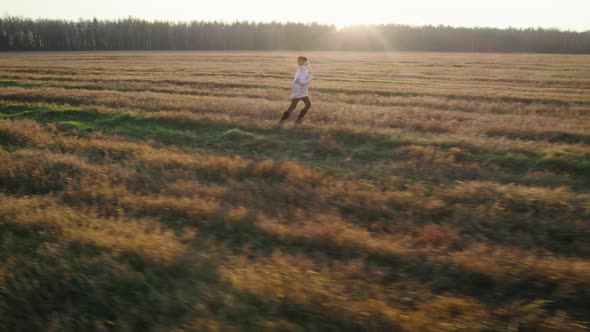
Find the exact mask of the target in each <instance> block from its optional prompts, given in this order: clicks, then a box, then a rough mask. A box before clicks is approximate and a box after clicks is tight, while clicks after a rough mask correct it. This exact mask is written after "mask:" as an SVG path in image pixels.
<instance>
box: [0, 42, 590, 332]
mask: <svg viewBox="0 0 590 332" xmlns="http://www.w3.org/2000/svg"><path fill="white" fill-rule="evenodd" d="M297 55H298V54H295V53H287V52H276V53H270V52H267V53H254V52H253V53H247V52H227V53H214V52H202V53H199V52H184V53H183V52H178V53H174V52H168V53H167V52H153V53H147V52H145V53H142V52H137V53H125V52H113V53H34V54H21V53H5V54H0V330H2V331H35V330H43V331H62V330H63V331H588V326H589V325H590V324H589V321H590V240H589V239H590V224H589V222H590V56H573V55H571V56H570V55H524V54H518V55H501V54H452V53H447V54H436V53H306V55H307V56H308V57H309V58H310V61H311V72H312V73H313V74H314V77H315V80H314V82H313V83H312V86H311V88H310V91H311V98H312V102H313V107H312V109H311V110H310V112H309V113H308V118H307V122H306V123H305V124H304V125H303V126H301V127H296V126H294V125H292V124H291V122H289V123H288V124H287V125H286V126H285V127H284V128H283V129H281V130H276V129H273V125H274V124H275V123H276V121H277V120H278V118H279V116H280V114H281V112H282V111H283V110H285V109H286V107H287V106H288V104H289V92H290V85H291V82H292V74H293V71H294V70H295V56H297ZM302 106H303V105H301V104H300V105H299V107H298V110H299V109H300V108H302ZM295 115H296V113H294V114H293V115H292V119H294V118H295Z"/></svg>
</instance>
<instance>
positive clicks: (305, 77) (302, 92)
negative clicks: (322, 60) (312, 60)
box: [291, 62, 313, 98]
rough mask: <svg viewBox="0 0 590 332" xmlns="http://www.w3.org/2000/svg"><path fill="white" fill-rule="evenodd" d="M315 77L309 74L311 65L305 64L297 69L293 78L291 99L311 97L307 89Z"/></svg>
mask: <svg viewBox="0 0 590 332" xmlns="http://www.w3.org/2000/svg"><path fill="white" fill-rule="evenodd" d="M312 79H313V77H312V76H311V74H310V73H309V64H308V63H307V62H305V63H304V64H303V65H301V66H299V68H297V71H296V72H295V75H294V77H293V87H292V88H291V98H303V97H307V96H308V95H309V92H308V89H307V87H308V86H309V84H310V83H311V80H312Z"/></svg>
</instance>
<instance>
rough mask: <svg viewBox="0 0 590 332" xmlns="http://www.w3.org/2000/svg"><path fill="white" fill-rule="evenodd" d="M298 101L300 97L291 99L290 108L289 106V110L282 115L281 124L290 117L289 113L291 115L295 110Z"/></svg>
mask: <svg viewBox="0 0 590 332" xmlns="http://www.w3.org/2000/svg"><path fill="white" fill-rule="evenodd" d="M298 102H299V99H298V98H293V99H291V105H289V108H287V110H286V111H285V112H283V116H282V117H281V120H280V121H279V124H281V123H283V122H285V120H287V119H288V118H289V115H291V112H293V110H294V109H295V107H297V103H298Z"/></svg>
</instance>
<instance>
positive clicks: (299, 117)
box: [297, 97, 311, 122]
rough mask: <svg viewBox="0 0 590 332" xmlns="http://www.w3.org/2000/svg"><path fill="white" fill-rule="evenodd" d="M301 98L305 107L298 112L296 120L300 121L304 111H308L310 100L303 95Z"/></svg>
mask: <svg viewBox="0 0 590 332" xmlns="http://www.w3.org/2000/svg"><path fill="white" fill-rule="evenodd" d="M301 100H303V103H305V107H304V108H303V109H302V110H301V112H299V116H298V117H297V122H302V121H303V117H304V116H305V113H307V111H309V109H310V108H311V100H309V97H303V98H301Z"/></svg>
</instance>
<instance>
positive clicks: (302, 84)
mask: <svg viewBox="0 0 590 332" xmlns="http://www.w3.org/2000/svg"><path fill="white" fill-rule="evenodd" d="M297 64H298V65H299V67H298V68H297V71H296V72H295V76H294V77H293V87H292V88H291V105H290V106H289V108H288V109H287V110H286V111H285V112H283V116H282V117H281V119H280V120H279V123H278V124H277V128H281V127H282V126H283V124H284V123H285V121H286V120H287V119H288V118H289V115H291V112H293V110H294V109H295V107H297V103H299V101H300V100H302V101H303V103H304V104H305V107H304V108H303V109H302V110H301V112H299V116H298V117H297V120H296V121H295V123H296V124H301V123H302V122H303V117H304V116H305V113H307V111H309V109H310V108H311V101H310V100H309V92H308V89H307V88H308V86H309V84H310V83H311V80H312V79H313V77H312V76H311V74H310V73H309V61H307V58H306V57H304V56H300V57H298V58H297Z"/></svg>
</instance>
